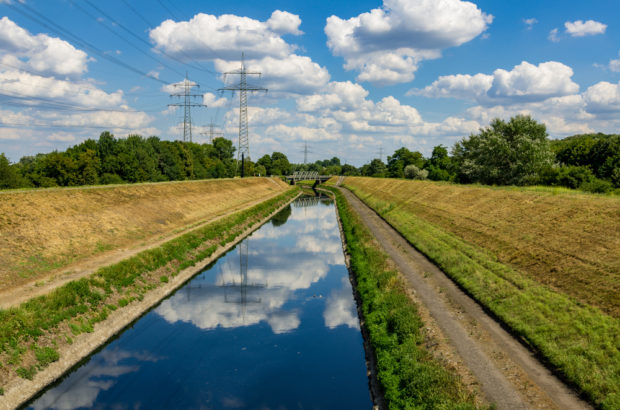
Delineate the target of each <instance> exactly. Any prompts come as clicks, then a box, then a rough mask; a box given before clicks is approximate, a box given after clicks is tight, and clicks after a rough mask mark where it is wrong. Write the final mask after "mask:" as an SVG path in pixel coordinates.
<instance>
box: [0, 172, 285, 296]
mask: <svg viewBox="0 0 620 410" xmlns="http://www.w3.org/2000/svg"><path fill="white" fill-rule="evenodd" d="M286 189H288V186H287V185H286V184H285V183H283V182H282V181H280V180H277V179H267V178H244V179H227V180H222V179H218V180H204V181H187V182H163V183H147V184H134V185H116V186H97V187H84V188H52V189H31V190H18V191H5V192H2V193H0V260H1V261H2V263H1V264H0V287H1V288H2V289H7V288H10V287H13V286H20V285H22V284H24V283H28V282H35V281H36V280H37V279H38V278H40V277H42V276H45V274H47V273H48V272H52V271H54V270H58V269H60V268H64V267H67V266H68V265H72V264H76V263H79V262H80V261H82V260H84V259H86V258H89V257H92V256H96V255H101V254H102V253H105V252H108V251H111V250H115V249H120V248H132V247H134V246H137V245H140V244H143V243H148V242H149V241H152V240H156V239H158V238H159V237H161V236H162V235H169V234H170V233H172V232H174V231H178V230H183V229H185V228H187V227H188V226H191V225H193V224H196V223H199V222H201V221H206V220H210V219H213V218H216V217H218V216H221V215H223V214H226V213H228V212H231V211H235V210H239V209H242V208H245V207H248V206H250V205H252V204H253V203H256V202H257V201H262V200H265V199H267V198H269V197H272V196H274V195H276V194H278V193H280V192H284V191H285V190H286Z"/></svg>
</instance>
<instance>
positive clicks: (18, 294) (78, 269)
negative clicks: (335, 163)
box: [0, 181, 281, 309]
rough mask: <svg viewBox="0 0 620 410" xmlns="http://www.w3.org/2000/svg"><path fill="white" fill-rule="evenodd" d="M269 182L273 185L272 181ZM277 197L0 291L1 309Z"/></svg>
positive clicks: (243, 206)
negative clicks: (33, 281)
mask: <svg viewBox="0 0 620 410" xmlns="http://www.w3.org/2000/svg"><path fill="white" fill-rule="evenodd" d="M272 182H273V183H274V184H275V182H274V181H272ZM276 185H277V184H276ZM280 194H281V192H275V193H274V194H273V195H271V196H268V197H265V198H261V199H259V200H256V201H252V202H247V203H244V204H242V205H240V206H236V207H233V208H229V209H226V211H225V212H223V213H220V214H219V215H215V216H214V217H213V218H211V219H209V220H207V221H203V222H200V223H193V224H190V225H187V226H185V227H182V228H177V229H175V230H174V231H173V233H171V234H168V235H160V236H158V237H154V238H150V240H146V241H145V242H146V243H144V244H142V245H140V246H135V247H131V248H119V249H114V250H111V251H108V252H105V253H102V254H100V255H97V256H94V257H90V258H86V259H83V260H80V261H79V262H76V263H73V264H70V265H68V266H65V267H62V268H60V269H58V270H55V271H52V272H50V273H49V274H48V275H46V276H44V277H39V278H38V279H37V281H36V282H35V283H26V284H24V285H22V286H19V287H10V288H8V289H3V290H0V309H7V308H9V307H12V306H18V305H19V304H20V303H22V302H25V301H27V300H28V299H31V298H33V297H36V296H40V295H44V294H47V293H49V292H51V291H52V290H54V289H56V288H57V287H60V286H62V285H64V284H66V283H68V282H70V281H72V280H76V279H80V278H82V277H85V276H88V275H90V274H92V273H94V272H96V271H97V269H99V268H101V267H102V266H107V265H112V264H115V263H118V262H120V261H122V260H124V259H127V258H129V257H131V256H134V255H136V254H138V253H140V252H142V251H145V250H147V249H151V248H155V247H158V246H161V245H162V244H164V243H166V242H168V241H170V240H172V239H174V238H177V237H179V236H181V235H183V234H185V233H187V232H188V231H189V230H193V229H196V228H200V227H202V226H204V225H207V224H210V223H212V222H215V221H217V220H219V219H222V218H225V217H226V216H228V215H231V214H233V213H235V212H239V211H241V210H244V209H247V208H250V207H252V206H254V205H256V204H258V203H261V202H264V201H267V200H269V199H271V198H273V197H275V196H277V195H280Z"/></svg>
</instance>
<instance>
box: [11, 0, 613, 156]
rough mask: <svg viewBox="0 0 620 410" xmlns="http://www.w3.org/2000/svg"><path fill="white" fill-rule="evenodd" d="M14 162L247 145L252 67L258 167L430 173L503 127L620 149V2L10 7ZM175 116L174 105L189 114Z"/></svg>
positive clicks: (160, 1) (25, 3) (392, 0)
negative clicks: (438, 160) (380, 166)
mask: <svg viewBox="0 0 620 410" xmlns="http://www.w3.org/2000/svg"><path fill="white" fill-rule="evenodd" d="M0 13H1V14H0V15H1V17H0V152H4V153H5V154H6V155H7V157H8V158H9V159H10V160H11V161H13V162H15V161H18V160H19V159H20V158H21V157H22V156H25V155H34V154H36V153H46V152H51V151H54V150H64V149H66V148H68V147H69V146H72V145H76V144H79V143H80V142H82V141H84V140H86V139H89V138H92V139H97V138H98V137H99V134H100V133H101V132H103V131H106V130H108V131H110V132H112V133H113V134H114V135H115V136H117V137H126V136H127V135H131V134H139V135H142V136H144V137H148V136H151V135H156V136H159V137H160V138H161V139H164V140H177V139H182V138H183V127H182V122H183V116H184V110H183V108H182V107H179V106H178V104H179V103H182V102H183V98H182V97H180V96H179V95H178V94H180V93H182V90H183V87H181V85H182V84H183V82H184V81H185V77H187V78H188V81H189V83H190V84H191V85H195V87H192V91H191V92H192V94H194V95H196V97H193V98H192V99H191V101H192V103H194V104H196V105H201V104H202V105H206V107H198V106H196V107H192V109H191V117H192V123H193V128H192V133H193V141H194V142H208V141H209V135H208V131H209V124H213V126H214V129H215V131H216V132H221V133H223V135H224V136H225V137H226V138H229V139H231V140H232V141H233V143H234V144H235V145H237V143H238V132H239V131H238V130H239V94H238V93H234V94H233V92H231V91H221V90H220V89H221V88H225V87H232V86H234V85H235V84H236V83H238V81H239V76H238V75H235V74H229V75H225V74H224V73H226V72H234V71H235V70H239V69H240V67H241V55H242V53H244V55H245V66H246V68H247V70H248V71H251V72H256V73H259V72H260V73H261V75H260V76H259V75H248V83H249V84H251V85H253V86H256V87H259V88H266V89H267V90H268V91H266V92H263V91H257V92H253V93H249V94H248V118H249V144H250V155H251V158H252V159H253V160H257V159H258V158H260V157H261V156H263V155H264V154H271V153H272V152H273V151H280V152H283V153H284V154H286V155H287V156H288V158H289V160H290V161H291V162H295V163H301V162H303V161H304V156H305V155H304V149H307V154H306V156H307V157H306V158H307V160H308V162H314V161H316V160H319V159H326V158H331V157H333V156H337V157H339V158H340V159H341V161H342V162H343V163H345V162H346V163H349V164H353V165H356V166H361V165H363V164H364V163H368V162H369V161H371V160H372V159H373V158H379V157H380V156H381V157H382V159H383V160H384V161H385V160H386V157H387V155H390V154H391V153H393V152H394V150H396V149H398V148H400V147H403V146H404V147H407V148H408V149H410V150H417V151H420V152H422V153H423V154H424V155H426V156H428V155H430V153H431V152H432V150H433V147H435V146H437V145H440V144H441V145H444V146H445V147H448V148H450V147H452V146H453V145H454V143H455V142H457V141H459V140H460V139H462V138H464V137H467V136H469V135H470V134H472V133H476V132H478V131H479V130H480V129H481V128H483V127H486V126H488V125H489V123H490V121H491V120H492V119H494V118H501V119H504V120H508V119H509V118H510V117H512V116H514V115H517V114H529V115H531V116H532V117H533V118H534V119H536V120H537V121H540V122H542V123H544V124H545V125H546V126H547V131H548V133H549V136H550V138H563V137H566V136H569V135H574V134H579V133H587V132H604V133H618V132H620V23H618V22H619V21H620V2H619V1H618V0H593V1H590V2H584V1H581V0H580V1H577V0H562V1H560V0H545V1H540V0H522V1H497V0H481V1H476V2H468V1H461V0H441V1H439V0H384V1H383V2H381V1H380V0H377V1H369V0H359V1H356V2H339V1H333V0H329V1H323V0H315V1H297V2H290V1H281V0H264V1H260V2H257V1H255V0H254V1H245V0H244V1H219V0H216V1H208V2H207V1H199V0H184V1H175V0H105V1H103V0H0ZM174 104H177V105H174Z"/></svg>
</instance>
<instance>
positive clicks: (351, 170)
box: [340, 164, 360, 176]
mask: <svg viewBox="0 0 620 410" xmlns="http://www.w3.org/2000/svg"><path fill="white" fill-rule="evenodd" d="M340 172H341V175H345V176H354V175H359V174H360V173H359V170H358V169H357V168H355V167H354V166H353V165H349V164H344V165H343V166H342V169H341V170H340Z"/></svg>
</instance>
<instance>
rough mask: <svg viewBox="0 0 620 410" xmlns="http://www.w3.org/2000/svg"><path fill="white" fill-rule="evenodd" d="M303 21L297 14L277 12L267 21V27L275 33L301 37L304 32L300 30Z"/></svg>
mask: <svg viewBox="0 0 620 410" xmlns="http://www.w3.org/2000/svg"><path fill="white" fill-rule="evenodd" d="M300 24H301V19H300V18H299V16H298V15H296V14H291V13H289V12H287V11H281V10H276V11H274V12H273V13H271V17H270V18H269V20H267V27H269V28H270V29H271V30H272V31H273V32H274V33H279V34H293V35H296V36H298V35H300V34H303V31H301V30H299V25H300Z"/></svg>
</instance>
